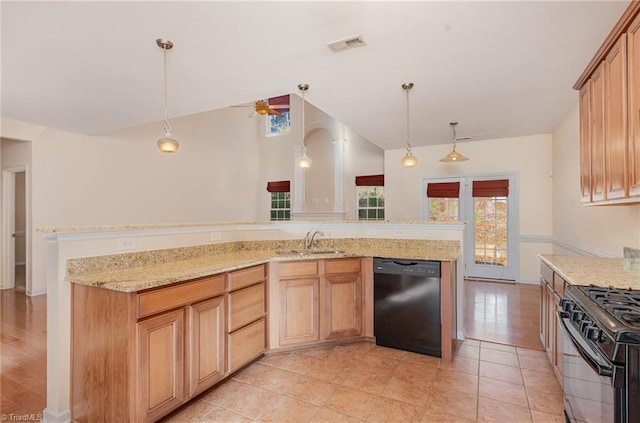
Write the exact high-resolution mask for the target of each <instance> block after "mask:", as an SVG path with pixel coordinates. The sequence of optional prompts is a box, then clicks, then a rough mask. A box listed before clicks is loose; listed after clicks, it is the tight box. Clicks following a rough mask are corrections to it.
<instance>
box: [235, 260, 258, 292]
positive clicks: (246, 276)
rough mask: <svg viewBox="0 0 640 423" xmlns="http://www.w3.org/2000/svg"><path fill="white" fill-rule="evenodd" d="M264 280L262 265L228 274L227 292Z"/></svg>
mask: <svg viewBox="0 0 640 423" xmlns="http://www.w3.org/2000/svg"><path fill="white" fill-rule="evenodd" d="M263 280H265V269H264V265H260V266H254V267H249V268H248V269H242V270H238V271H236V272H231V273H229V291H233V290H234V289H239V288H242V287H245V286H249V285H253V284H254V283H257V282H261V281H263Z"/></svg>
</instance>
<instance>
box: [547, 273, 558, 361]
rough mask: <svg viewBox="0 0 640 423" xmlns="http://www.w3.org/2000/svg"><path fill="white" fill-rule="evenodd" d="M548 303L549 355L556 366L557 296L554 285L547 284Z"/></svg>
mask: <svg viewBox="0 0 640 423" xmlns="http://www.w3.org/2000/svg"><path fill="white" fill-rule="evenodd" d="M546 303H547V306H546V308H547V328H548V330H549V334H548V336H547V338H548V345H547V357H549V361H550V362H551V364H552V365H554V366H555V360H556V334H555V327H556V325H555V312H556V308H555V298H554V296H553V287H552V286H551V285H548V284H547V285H546Z"/></svg>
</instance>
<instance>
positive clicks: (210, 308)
mask: <svg viewBox="0 0 640 423" xmlns="http://www.w3.org/2000/svg"><path fill="white" fill-rule="evenodd" d="M187 312H188V316H189V349H188V355H189V395H190V396H194V395H196V394H198V393H200V392H202V391H204V390H205V389H207V388H209V387H211V386H213V385H214V384H215V383H216V382H218V381H219V380H220V379H222V378H223V377H224V374H225V373H224V371H225V365H224V364H225V363H224V352H225V348H224V340H225V332H224V316H225V312H224V296H220V297H217V298H212V299H210V300H207V301H203V302H201V303H198V304H194V305H192V306H190V307H188V308H187Z"/></svg>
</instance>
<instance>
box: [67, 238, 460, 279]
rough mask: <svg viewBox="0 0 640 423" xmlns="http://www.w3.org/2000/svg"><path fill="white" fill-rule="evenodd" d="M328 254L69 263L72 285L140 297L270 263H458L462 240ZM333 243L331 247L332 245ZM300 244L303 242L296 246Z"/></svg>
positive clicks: (236, 246) (181, 252) (224, 251)
mask: <svg viewBox="0 0 640 423" xmlns="http://www.w3.org/2000/svg"><path fill="white" fill-rule="evenodd" d="M322 241H325V243H324V244H321V245H319V246H318V249H320V250H328V249H330V250H341V251H344V252H340V253H326V254H304V255H301V254H293V253H291V254H281V253H279V252H281V251H284V250H290V249H295V248H299V246H298V245H297V244H294V245H293V246H292V245H291V244H290V243H289V242H287V241H245V242H232V243H223V244H212V245H207V246H197V247H186V248H178V249H169V250H159V251H149V252H139V253H128V254H117V255H112V256H101V257H88V258H81V259H72V260H69V261H68V262H67V276H66V278H65V280H66V281H67V282H70V283H77V284H82V285H89V286H95V287H100V288H104V289H110V290H115V291H122V292H135V291H140V290H143V289H149V288H155V287H160V286H165V285H170V284H172V283H176V282H182V281H186V280H190V279H195V278H200V277H205V276H210V275H215V274H218V273H224V272H229V271H233V270H238V269H242V268H245V267H250V266H255V265H259V264H263V263H267V262H269V261H292V260H316V259H327V258H346V257H387V258H403V259H416V260H435V261H455V260H457V259H458V257H459V255H460V244H459V243H458V242H457V241H435V240H402V241H398V240H388V239H375V240H372V239H363V240H359V239H342V240H331V241H329V240H322ZM327 241H329V242H327ZM296 242H297V241H296Z"/></svg>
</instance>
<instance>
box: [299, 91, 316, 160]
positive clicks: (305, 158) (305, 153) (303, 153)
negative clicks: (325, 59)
mask: <svg viewBox="0 0 640 423" xmlns="http://www.w3.org/2000/svg"><path fill="white" fill-rule="evenodd" d="M298 89H299V90H300V91H302V119H301V121H302V157H300V158H299V159H298V167H301V168H303V169H308V168H310V167H311V163H312V162H313V161H312V160H311V158H309V157H308V156H307V147H305V145H304V128H305V120H304V93H305V92H307V90H308V89H309V84H298Z"/></svg>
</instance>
